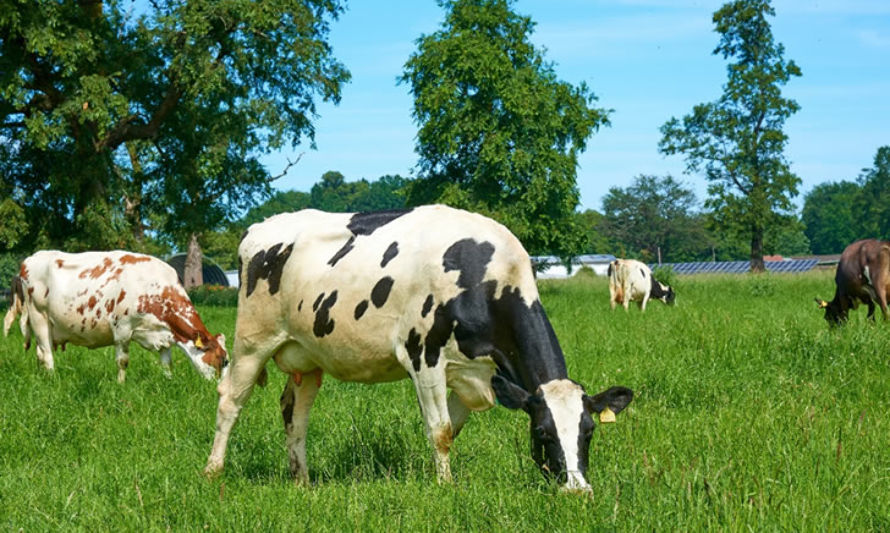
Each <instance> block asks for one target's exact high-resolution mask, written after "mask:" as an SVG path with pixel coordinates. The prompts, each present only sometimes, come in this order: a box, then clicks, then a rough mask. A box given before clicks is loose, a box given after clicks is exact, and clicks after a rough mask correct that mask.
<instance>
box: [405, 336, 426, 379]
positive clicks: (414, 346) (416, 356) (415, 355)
mask: <svg viewBox="0 0 890 533" xmlns="http://www.w3.org/2000/svg"><path fill="white" fill-rule="evenodd" d="M405 349H406V350H408V357H409V358H410V359H411V366H413V367H414V371H415V372H420V354H421V353H423V347H422V346H421V345H420V333H417V330H415V329H414V328H411V331H410V332H409V333H408V340H407V341H405Z"/></svg>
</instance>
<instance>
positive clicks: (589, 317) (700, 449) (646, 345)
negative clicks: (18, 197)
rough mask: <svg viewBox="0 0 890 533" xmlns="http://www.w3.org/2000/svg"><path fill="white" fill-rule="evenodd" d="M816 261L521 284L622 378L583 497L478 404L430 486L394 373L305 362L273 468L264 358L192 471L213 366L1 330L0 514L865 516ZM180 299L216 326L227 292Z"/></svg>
mask: <svg viewBox="0 0 890 533" xmlns="http://www.w3.org/2000/svg"><path fill="white" fill-rule="evenodd" d="M0 14H2V11H0ZM831 276H832V273H831V272H815V273H811V274H806V275H797V276H788V275H774V274H767V275H764V276H746V275H735V276H678V282H682V288H681V289H682V292H680V293H679V296H678V302H679V304H678V305H677V306H675V307H666V306H663V305H660V304H659V305H650V306H649V307H648V308H647V310H646V312H645V313H639V312H634V311H636V310H633V309H632V312H630V313H625V312H624V311H623V310H617V311H614V312H612V311H610V310H609V304H608V298H609V296H608V286H607V282H606V280H605V278H603V277H595V278H592V279H591V278H585V279H583V280H582V279H572V280H567V281H561V282H548V283H544V284H542V286H541V295H542V302H543V305H544V307H545V308H546V310H547V313H548V315H549V316H550V318H551V320H552V322H553V327H554V330H555V333H556V335H557V336H558V337H559V339H560V342H561V345H562V348H563V350H564V352H565V354H566V362H567V365H568V368H569V374H570V376H571V377H572V378H573V379H576V380H577V381H578V382H580V383H582V384H584V385H585V386H586V387H587V390H588V391H591V392H593V391H600V390H603V389H605V388H606V387H608V386H610V385H614V384H621V385H626V386H629V387H631V388H632V389H633V390H634V391H635V397H634V401H633V403H631V404H630V406H629V408H628V409H627V410H626V411H625V412H623V413H622V414H621V415H619V417H618V420H617V422H616V423H615V424H601V425H598V426H597V428H596V430H595V432H594V436H593V444H592V447H591V452H590V472H589V476H588V477H589V479H590V483H591V485H592V488H593V497H592V498H587V497H583V496H579V495H577V494H568V493H562V492H560V491H559V490H558V489H557V488H556V487H553V486H551V485H548V484H547V483H545V482H544V481H543V478H542V477H541V475H540V474H539V473H538V471H537V470H536V467H535V465H534V464H533V462H532V460H531V458H530V456H529V451H528V448H529V445H528V439H529V436H528V431H529V428H528V418H527V417H526V415H525V414H523V413H521V412H515V411H510V410H507V409H504V408H502V407H495V408H494V409H491V410H489V411H486V412H483V413H473V414H471V415H470V418H469V420H468V421H467V424H466V426H465V427H464V429H463V431H462V432H461V434H460V435H459V436H458V437H457V438H456V439H455V441H454V445H453V447H452V471H453V475H454V483H453V484H443V485H440V484H438V483H437V482H436V472H435V467H434V465H433V461H432V453H431V451H430V446H429V443H428V441H427V439H426V436H425V435H424V432H423V429H422V425H421V424H422V418H421V415H420V411H419V409H418V408H417V402H416V400H415V391H414V387H413V386H412V385H411V383H410V382H408V381H407V380H405V381H400V382H395V383H385V384H377V385H363V384H354V383H342V382H338V381H337V380H335V379H332V378H330V377H328V376H325V380H324V384H323V386H322V388H321V392H320V394H319V395H318V399H317V400H316V402H315V406H314V408H313V410H312V413H311V416H310V420H309V435H308V439H307V441H306V446H307V456H308V460H309V475H310V478H311V480H312V486H311V487H306V488H304V487H296V486H294V484H293V482H292V481H291V480H290V478H289V475H288V466H287V456H286V452H285V449H284V433H283V428H282V423H281V415H280V406H279V396H280V394H281V390H282V388H283V387H284V384H285V380H287V379H290V377H289V376H286V375H284V374H283V373H281V372H279V371H278V370H277V369H276V368H275V366H274V365H270V367H269V385H268V386H267V387H266V388H259V387H257V388H256V389H254V391H253V395H252V397H251V398H250V401H248V402H247V405H246V406H245V408H244V410H243V411H242V413H241V417H240V419H239V421H238V424H237V425H236V426H235V429H234V431H233V433H232V437H231V440H230V444H229V450H228V457H227V466H226V472H225V474H223V476H222V478H221V479H218V480H215V481H207V480H206V479H204V478H203V477H201V475H200V469H201V468H202V467H203V465H204V463H205V461H206V459H207V455H208V453H209V451H210V446H211V442H212V439H213V431H214V417H215V414H216V406H217V399H218V395H217V392H216V385H215V384H214V383H212V382H206V381H204V380H202V379H201V378H200V377H199V376H198V375H197V374H196V373H195V372H194V370H193V369H192V368H191V365H190V364H189V363H188V361H187V359H186V358H185V356H184V355H183V354H181V353H180V352H179V351H178V350H174V353H173V377H172V379H169V380H167V379H164V377H163V374H162V372H161V369H160V365H159V364H158V363H157V355H156V354H152V353H149V352H146V351H145V350H142V349H141V348H138V347H136V346H134V347H133V349H132V355H131V362H130V367H129V370H128V372H127V383H126V384H125V385H123V386H121V385H118V383H117V382H116V380H115V375H116V373H117V368H116V365H115V363H114V350H113V349H112V348H104V349H97V350H87V349H84V348H80V347H76V346H72V345H69V346H68V349H67V351H65V352H61V351H59V352H58V354H57V356H56V363H57V370H56V375H55V376H47V375H45V374H44V373H43V372H41V371H40V370H39V369H38V368H36V366H35V362H34V358H35V356H34V351H33V348H32V349H31V350H30V351H29V352H27V353H23V352H22V347H21V345H22V338H21V335H20V334H19V333H18V329H17V328H13V331H12V333H11V335H10V337H9V338H0V390H2V391H4V396H3V401H2V402H0V435H2V438H0V472H2V475H0V529H3V530H11V531H18V530H19V529H23V530H24V531H47V530H52V531H58V530H65V531H82V530H97V531H105V530H108V529H111V528H113V529H118V530H125V531H163V530H167V529H170V530H172V531H194V530H208V531H230V530H239V531H240V530H249V531H252V530H257V531H280V530H285V529H294V528H295V527H297V528H304V529H310V530H312V531H343V530H361V531H388V530H399V531H428V530H435V531H551V530H560V531H746V530H755V531H764V530H766V531H883V530H886V529H887V528H888V526H890V521H888V514H887V509H890V478H888V476H887V466H888V460H890V459H888V450H890V418H888V417H887V416H886V413H887V412H890V389H888V387H887V383H888V382H890V364H888V361H887V355H886V352H887V350H886V347H887V346H888V344H890V328H888V327H886V326H887V324H877V325H875V324H871V323H869V322H867V321H866V319H865V316H864V315H865V311H864V310H859V311H856V312H854V313H853V315H852V316H851V320H850V323H849V324H847V326H845V327H844V328H838V329H835V330H833V331H830V330H829V329H828V327H827V326H826V324H825V321H824V320H823V319H822V316H821V315H822V313H821V312H819V311H818V310H816V309H815V305H813V304H812V295H814V294H815V295H820V294H824V293H825V292H826V291H830V290H831V288H832V287H833V281H832V279H831ZM768 285H769V286H768ZM678 292H679V291H678ZM754 292H757V293H758V294H761V296H758V297H756V298H755V297H753V296H752V294H753V293H754ZM199 311H200V313H201V316H202V318H203V319H204V321H205V322H206V323H207V324H208V327H209V328H210V331H212V332H213V333H218V332H222V333H225V335H226V337H227V338H228V339H229V343H230V346H231V340H232V339H233V338H234V319H235V311H234V309H232V308H224V307H200V308H199Z"/></svg>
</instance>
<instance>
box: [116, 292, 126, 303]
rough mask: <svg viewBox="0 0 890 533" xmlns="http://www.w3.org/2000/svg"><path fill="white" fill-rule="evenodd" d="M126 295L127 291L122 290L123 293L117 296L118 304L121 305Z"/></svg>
mask: <svg viewBox="0 0 890 533" xmlns="http://www.w3.org/2000/svg"><path fill="white" fill-rule="evenodd" d="M126 295H127V291H125V290H123V289H121V293H120V294H118V295H117V303H121V301H122V300H123V299H124V296H126Z"/></svg>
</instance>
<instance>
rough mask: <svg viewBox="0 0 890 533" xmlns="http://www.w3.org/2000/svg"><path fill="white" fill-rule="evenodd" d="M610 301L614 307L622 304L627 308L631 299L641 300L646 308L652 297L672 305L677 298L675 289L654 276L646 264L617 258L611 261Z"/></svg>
mask: <svg viewBox="0 0 890 533" xmlns="http://www.w3.org/2000/svg"><path fill="white" fill-rule="evenodd" d="M607 273H608V276H609V303H610V304H611V306H612V309H615V305H616V304H619V303H620V304H621V305H623V306H624V309H625V310H627V308H628V305H629V304H630V302H631V301H635V302H639V304H640V309H641V310H643V311H645V310H646V302H648V301H649V299H650V298H652V299H655V300H661V301H662V302H664V303H666V304H668V305H672V304H673V303H674V300H675V298H676V295H675V294H674V290H673V289H672V288H671V287H670V286H668V285H665V284H664V283H661V282H659V281H658V280H656V279H655V277H654V276H652V271H651V270H649V267H648V266H646V265H645V264H643V263H641V262H639V261H636V260H633V259H617V260H615V261H612V262H611V263H609V269H608V271H607Z"/></svg>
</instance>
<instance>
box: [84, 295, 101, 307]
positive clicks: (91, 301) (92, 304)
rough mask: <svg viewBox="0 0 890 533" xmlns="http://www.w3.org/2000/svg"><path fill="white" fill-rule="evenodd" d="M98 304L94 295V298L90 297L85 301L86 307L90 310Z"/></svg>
mask: <svg viewBox="0 0 890 533" xmlns="http://www.w3.org/2000/svg"><path fill="white" fill-rule="evenodd" d="M98 302H99V301H98V300H96V296H95V295H94V296H90V299H89V300H88V301H87V307H89V308H90V309H91V310H92V309H93V308H94V307H96V304H97V303H98Z"/></svg>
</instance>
